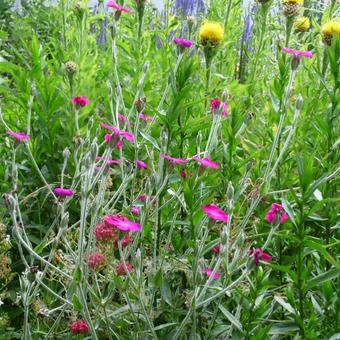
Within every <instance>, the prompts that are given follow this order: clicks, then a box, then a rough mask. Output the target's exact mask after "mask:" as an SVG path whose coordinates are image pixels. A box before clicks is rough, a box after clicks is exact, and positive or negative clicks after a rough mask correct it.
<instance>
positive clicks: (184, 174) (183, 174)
mask: <svg viewBox="0 0 340 340" xmlns="http://www.w3.org/2000/svg"><path fill="white" fill-rule="evenodd" d="M180 175H181V177H182V178H187V173H186V171H185V170H182V171H181V172H180ZM193 175H194V174H193V173H192V172H190V173H189V177H192V176H193Z"/></svg>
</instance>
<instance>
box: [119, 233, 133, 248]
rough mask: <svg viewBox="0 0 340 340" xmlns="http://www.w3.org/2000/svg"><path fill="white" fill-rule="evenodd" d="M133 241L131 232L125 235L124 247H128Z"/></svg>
mask: <svg viewBox="0 0 340 340" xmlns="http://www.w3.org/2000/svg"><path fill="white" fill-rule="evenodd" d="M132 241H133V238H132V237H131V235H129V234H127V235H125V236H124V238H123V239H122V247H123V248H125V247H127V246H128V245H129V244H130V243H131V242H132ZM117 243H118V242H117Z"/></svg>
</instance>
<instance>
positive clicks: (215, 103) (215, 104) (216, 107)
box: [210, 98, 228, 117]
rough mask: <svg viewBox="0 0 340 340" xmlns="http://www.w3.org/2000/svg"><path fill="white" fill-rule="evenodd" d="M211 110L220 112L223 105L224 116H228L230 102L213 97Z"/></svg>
mask: <svg viewBox="0 0 340 340" xmlns="http://www.w3.org/2000/svg"><path fill="white" fill-rule="evenodd" d="M210 104H211V106H210V110H211V112H213V113H217V112H219V110H220V108H221V106H222V116H223V117H227V116H228V103H222V102H221V101H220V100H218V99H215V98H212V99H211V100H210Z"/></svg>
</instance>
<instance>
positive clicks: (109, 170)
mask: <svg viewBox="0 0 340 340" xmlns="http://www.w3.org/2000/svg"><path fill="white" fill-rule="evenodd" d="M102 168H103V167H102V166H96V167H95V168H94V169H95V170H96V171H100V170H101V169H102ZM112 172H113V170H112V169H110V168H109V169H108V173H109V174H112Z"/></svg>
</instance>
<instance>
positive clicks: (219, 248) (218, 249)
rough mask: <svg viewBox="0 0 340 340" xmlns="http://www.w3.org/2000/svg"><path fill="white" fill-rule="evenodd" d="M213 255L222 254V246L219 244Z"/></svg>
mask: <svg viewBox="0 0 340 340" xmlns="http://www.w3.org/2000/svg"><path fill="white" fill-rule="evenodd" d="M212 251H213V253H215V254H219V253H220V252H221V246H220V245H219V244H218V245H217V246H215V247H214V248H213V249H212Z"/></svg>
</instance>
